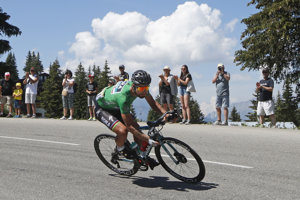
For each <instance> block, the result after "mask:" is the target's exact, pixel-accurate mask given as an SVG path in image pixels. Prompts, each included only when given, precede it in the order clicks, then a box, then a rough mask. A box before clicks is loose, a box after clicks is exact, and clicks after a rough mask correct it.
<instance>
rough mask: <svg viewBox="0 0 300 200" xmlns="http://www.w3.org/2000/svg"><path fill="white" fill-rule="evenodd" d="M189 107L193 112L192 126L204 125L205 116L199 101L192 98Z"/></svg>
mask: <svg viewBox="0 0 300 200" xmlns="http://www.w3.org/2000/svg"><path fill="white" fill-rule="evenodd" d="M189 105H190V110H191V123H192V124H202V123H204V114H203V113H202V111H201V109H200V106H199V104H198V102H197V100H196V99H194V98H193V97H192V96H191V98H190V102H189Z"/></svg>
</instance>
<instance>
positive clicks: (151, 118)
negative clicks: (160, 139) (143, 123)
mask: <svg viewBox="0 0 300 200" xmlns="http://www.w3.org/2000/svg"><path fill="white" fill-rule="evenodd" d="M155 101H157V102H160V96H159V95H157V96H156V97H155ZM159 117H160V114H159V113H157V112H156V111H154V110H152V109H150V110H149V112H148V117H147V121H155V120H157V119H158V118H159Z"/></svg>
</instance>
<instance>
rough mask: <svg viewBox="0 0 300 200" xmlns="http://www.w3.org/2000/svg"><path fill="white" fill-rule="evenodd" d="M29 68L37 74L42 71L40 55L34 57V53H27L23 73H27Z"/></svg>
mask: <svg viewBox="0 0 300 200" xmlns="http://www.w3.org/2000/svg"><path fill="white" fill-rule="evenodd" d="M31 67H34V68H35V71H36V73H38V74H40V73H41V72H43V71H44V67H43V65H42V61H41V60H40V53H37V55H36V54H35V52H32V53H31V52H30V51H29V52H28V54H27V57H26V62H25V67H24V68H23V70H24V72H29V71H30V68H31Z"/></svg>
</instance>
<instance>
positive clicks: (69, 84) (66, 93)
mask: <svg viewBox="0 0 300 200" xmlns="http://www.w3.org/2000/svg"><path fill="white" fill-rule="evenodd" d="M74 83H75V81H74V79H73V78H72V72H71V71H70V70H67V71H66V73H65V78H64V80H63V82H62V86H63V91H62V102H63V108H64V116H62V117H61V118H60V119H61V120H65V119H67V114H68V109H69V110H70V117H69V118H68V120H73V114H74V105H73V102H74V88H73V86H74Z"/></svg>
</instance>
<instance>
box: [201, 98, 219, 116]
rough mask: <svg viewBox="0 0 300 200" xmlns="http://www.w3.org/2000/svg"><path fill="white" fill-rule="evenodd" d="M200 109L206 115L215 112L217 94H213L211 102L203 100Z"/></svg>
mask: <svg viewBox="0 0 300 200" xmlns="http://www.w3.org/2000/svg"><path fill="white" fill-rule="evenodd" d="M200 109H201V111H202V112H203V114H204V115H207V114H209V113H211V112H214V111H215V110H216V96H212V97H211V98H210V101H209V103H207V102H201V103H200Z"/></svg>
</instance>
